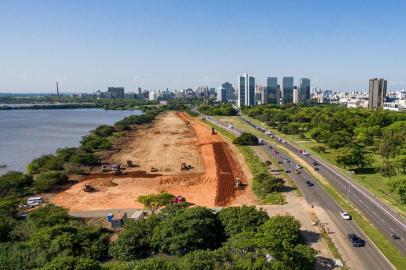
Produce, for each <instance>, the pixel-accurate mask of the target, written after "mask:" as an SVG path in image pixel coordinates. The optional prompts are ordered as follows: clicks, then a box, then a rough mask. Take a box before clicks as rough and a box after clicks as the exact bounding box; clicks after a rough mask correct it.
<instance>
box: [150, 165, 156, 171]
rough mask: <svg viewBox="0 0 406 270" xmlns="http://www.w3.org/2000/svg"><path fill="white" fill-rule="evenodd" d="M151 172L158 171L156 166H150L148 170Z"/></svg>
mask: <svg viewBox="0 0 406 270" xmlns="http://www.w3.org/2000/svg"><path fill="white" fill-rule="evenodd" d="M150 171H151V172H157V171H158V169H157V168H155V167H153V166H151V170H150Z"/></svg>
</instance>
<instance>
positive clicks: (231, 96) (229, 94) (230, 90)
mask: <svg viewBox="0 0 406 270" xmlns="http://www.w3.org/2000/svg"><path fill="white" fill-rule="evenodd" d="M221 87H224V88H225V89H226V98H227V100H228V101H230V100H235V90H234V87H233V85H232V84H231V83H229V82H225V83H223V84H221Z"/></svg>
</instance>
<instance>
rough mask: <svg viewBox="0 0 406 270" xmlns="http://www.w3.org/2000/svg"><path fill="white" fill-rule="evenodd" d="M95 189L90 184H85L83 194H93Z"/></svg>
mask: <svg viewBox="0 0 406 270" xmlns="http://www.w3.org/2000/svg"><path fill="white" fill-rule="evenodd" d="M95 190H96V189H95V188H94V187H93V186H92V185H90V184H85V185H84V186H83V191H85V192H93V191H95Z"/></svg>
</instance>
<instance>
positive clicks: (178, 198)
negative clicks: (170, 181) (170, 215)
mask: <svg viewBox="0 0 406 270" xmlns="http://www.w3.org/2000/svg"><path fill="white" fill-rule="evenodd" d="M185 202H186V198H185V197H182V196H180V195H179V196H176V197H175V198H173V199H172V200H171V204H181V203H185Z"/></svg>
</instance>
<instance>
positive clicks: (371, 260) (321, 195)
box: [207, 117, 393, 270]
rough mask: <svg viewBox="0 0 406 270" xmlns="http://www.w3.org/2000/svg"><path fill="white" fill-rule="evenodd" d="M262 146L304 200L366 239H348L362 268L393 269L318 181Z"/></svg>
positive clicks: (344, 230) (271, 148)
mask: <svg viewBox="0 0 406 270" xmlns="http://www.w3.org/2000/svg"><path fill="white" fill-rule="evenodd" d="M207 120H208V121H211V122H213V123H214V124H216V125H219V126H222V127H223V128H226V129H227V130H229V131H231V132H233V133H234V134H237V135H239V134H241V133H242V131H241V130H238V129H236V128H235V127H232V128H230V127H229V126H228V125H227V124H224V123H221V122H219V121H217V120H215V119H213V118H211V117H208V118H207ZM263 147H264V148H265V149H266V150H267V151H268V152H269V153H270V154H272V155H273V156H274V157H275V159H277V160H279V161H282V164H281V165H282V167H283V168H284V169H285V170H291V171H292V173H291V175H290V176H291V178H292V179H293V180H294V181H295V183H296V185H297V187H298V188H299V189H300V191H301V192H302V193H303V195H304V198H305V199H306V201H307V202H308V203H310V204H313V205H319V206H320V207H322V208H323V209H324V210H325V211H326V212H327V213H328V214H329V216H330V218H331V219H332V220H333V221H334V224H335V225H336V226H337V228H338V229H339V231H340V232H341V233H342V234H343V235H345V234H347V233H356V234H357V235H358V236H360V237H361V238H363V239H365V240H366V245H365V247H361V248H354V247H352V244H351V243H350V242H349V241H348V245H349V247H350V248H352V249H353V253H354V256H356V257H357V258H359V259H360V260H361V261H362V263H363V268H364V269H371V270H372V269H379V270H384V269H393V266H392V265H391V264H390V263H389V262H388V261H387V259H386V258H385V257H384V256H383V254H382V253H381V252H380V251H379V250H378V249H377V248H376V247H375V246H374V245H373V244H372V243H369V242H368V240H367V239H366V237H365V235H364V233H363V232H362V231H361V229H360V228H359V227H358V226H357V225H356V224H355V223H354V222H353V221H349V220H343V219H342V218H341V216H340V215H339V212H340V211H342V209H341V207H340V206H339V205H338V204H337V203H336V202H335V201H334V199H333V198H331V197H330V195H329V194H328V193H327V192H326V191H325V190H324V189H322V188H321V187H320V186H319V185H318V183H317V182H316V181H315V180H314V179H313V178H312V176H311V175H309V174H308V173H307V172H306V171H304V170H300V171H301V173H300V174H295V173H294V171H295V166H296V165H297V164H296V163H295V162H294V161H291V162H286V160H287V159H289V160H290V158H289V157H288V156H287V155H286V154H284V153H283V152H282V151H280V150H279V149H278V148H277V147H276V146H275V145H273V146H272V145H270V144H268V143H264V144H263ZM306 181H311V182H312V183H313V184H314V186H311V187H308V186H307V185H306Z"/></svg>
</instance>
